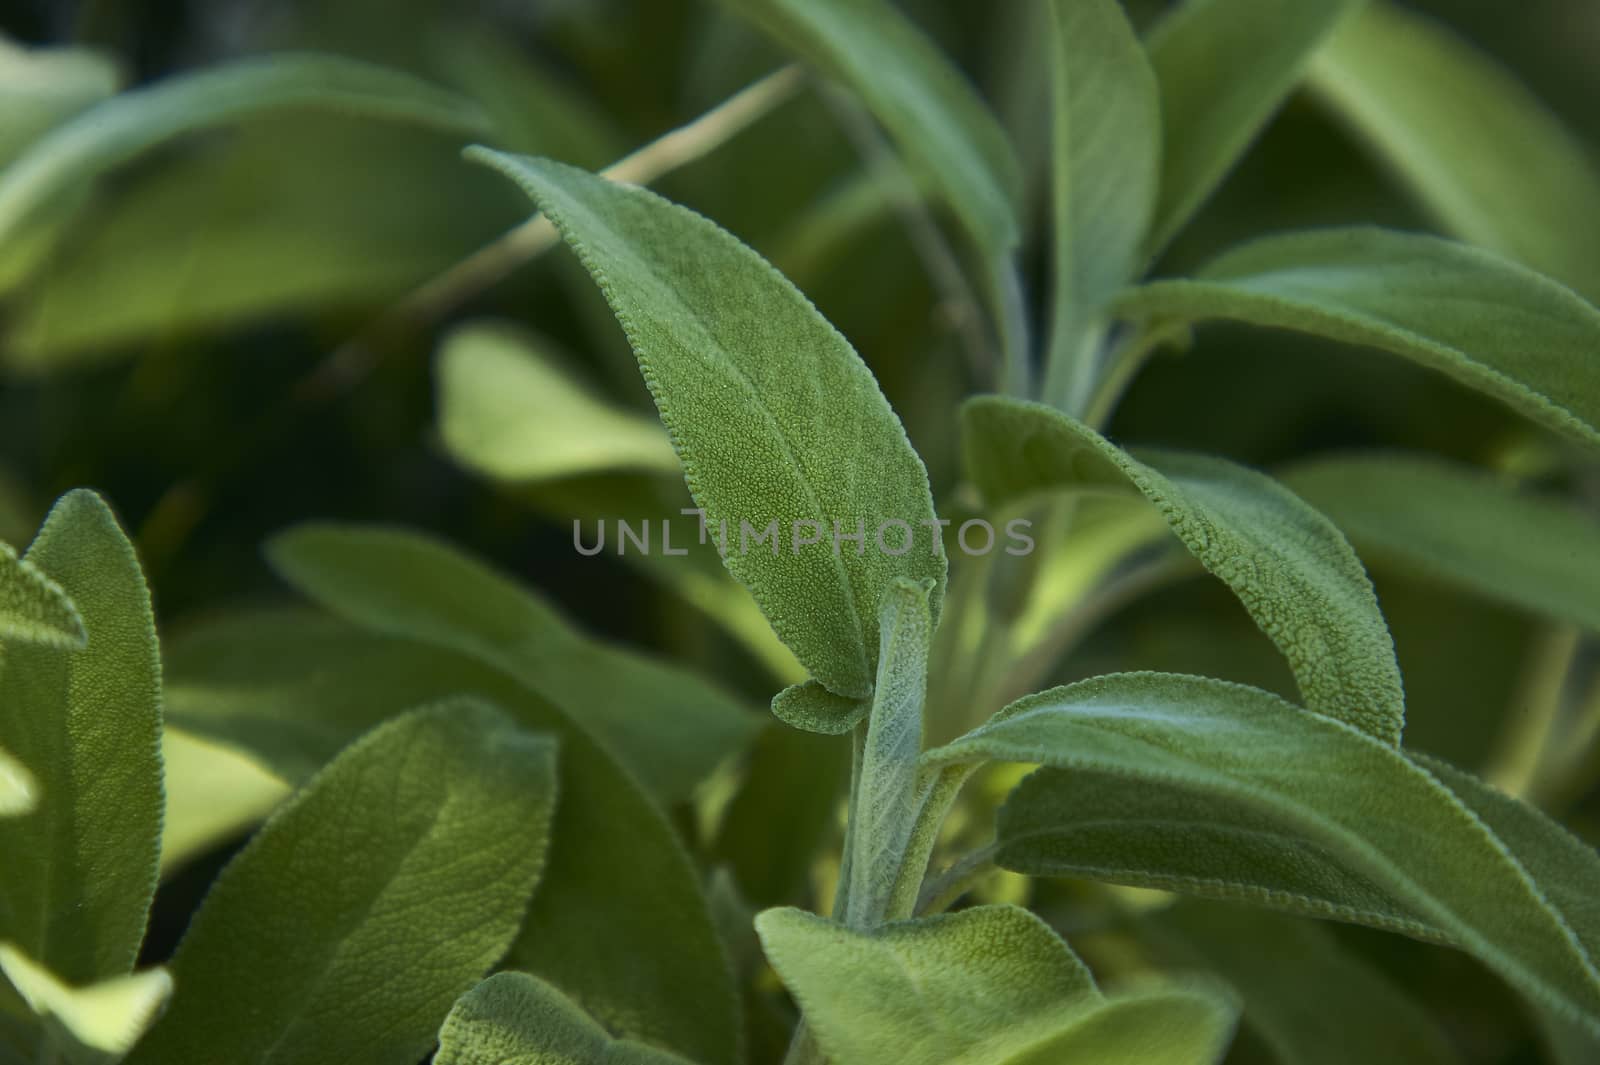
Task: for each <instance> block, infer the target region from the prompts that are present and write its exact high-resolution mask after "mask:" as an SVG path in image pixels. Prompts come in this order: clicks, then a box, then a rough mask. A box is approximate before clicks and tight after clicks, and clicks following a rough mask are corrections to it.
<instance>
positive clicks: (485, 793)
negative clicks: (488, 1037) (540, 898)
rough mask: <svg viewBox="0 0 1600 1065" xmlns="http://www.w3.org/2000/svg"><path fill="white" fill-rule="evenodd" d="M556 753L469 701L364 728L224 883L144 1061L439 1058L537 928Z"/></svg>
mask: <svg viewBox="0 0 1600 1065" xmlns="http://www.w3.org/2000/svg"><path fill="white" fill-rule="evenodd" d="M555 766H556V745H555V743H554V742H552V741H551V740H550V739H548V738H545V737H540V736H536V735H534V734H531V733H527V732H523V731H521V730H519V729H517V728H516V727H515V726H514V725H513V724H512V723H511V722H510V721H509V720H507V719H506V717H505V716H504V715H502V714H501V713H499V712H498V711H496V710H493V709H491V708H489V707H488V706H486V705H484V704H482V703H475V702H469V701H458V702H454V703H444V704H439V705H436V706H433V707H430V708H427V709H423V710H418V711H415V712H413V713H409V714H406V715H405V716H403V717H400V718H397V719H396V720H394V721H391V722H389V723H387V724H384V725H381V726H379V727H378V728H377V729H375V730H373V731H372V732H370V733H368V734H367V735H366V736H364V737H363V738H361V739H360V740H358V741H356V742H355V743H354V744H353V745H351V746H350V747H349V748H348V749H347V750H345V751H344V753H342V754H341V755H340V756H339V757H338V758H336V759H334V760H333V762H331V763H330V764H329V765H328V767H327V768H326V769H324V770H323V771H322V772H320V773H319V774H318V775H317V776H316V777H314V778H313V779H312V780H311V781H310V783H308V784H307V785H306V786H305V787H304V788H303V789H302V790H301V791H300V792H299V793H298V794H296V795H295V797H294V798H292V799H291V800H289V802H288V803H286V804H285V805H284V806H283V807H282V808H281V809H279V810H278V812H277V813H275V814H274V815H273V816H272V818H271V819H270V820H269V821H268V822H267V824H266V826H265V827H264V828H262V830H261V831H260V832H259V833H257V834H256V835H255V836H254V837H253V838H252V839H251V841H250V843H249V845H247V846H246V847H245V849H244V850H243V851H241V852H240V853H239V855H238V856H237V857H236V858H235V859H234V860H233V861H232V862H231V863H229V865H228V867H227V869H225V870H224V871H223V873H222V875H221V876H220V877H219V878H218V880H217V881H216V883H215V884H214V885H213V886H212V888H211V891H210V893H209V894H208V895H207V896H206V900H205V902H204V903H203V904H202V905H201V907H200V910H199V912H198V913H196V914H195V917H194V919H193V921H192V922H191V924H190V925H189V929H188V931H187V932H186V933H185V935H184V938H183V942H182V943H181V944H179V947H178V952H177V954H176V955H175V956H174V957H173V959H172V973H173V979H174V981H175V983H176V985H177V992H176V994H174V996H173V999H172V1005H171V1008H170V1009H169V1010H168V1011H167V1014H166V1015H165V1016H164V1017H163V1018H162V1019H161V1020H160V1021H159V1022H158V1023H157V1024H156V1026H155V1028H154V1029H153V1030H152V1031H151V1033H150V1035H149V1036H148V1037H147V1038H146V1039H145V1040H144V1041H143V1042H141V1043H140V1044H139V1048H138V1049H137V1050H136V1051H135V1053H134V1055H133V1057H132V1058H130V1059H129V1060H130V1061H132V1062H161V1063H162V1065H182V1063H186V1062H193V1063H196V1065H200V1063H210V1062H217V1061H229V1062H239V1063H247V1062H260V1063H266V1062H293V1063H295V1065H316V1063H318V1062H329V1063H332V1062H339V1063H341V1065H346V1063H354V1062H372V1063H374V1065H388V1063H391V1062H397V1061H415V1060H418V1059H420V1058H422V1057H423V1056H425V1055H426V1054H427V1052H428V1050H429V1049H430V1048H431V1047H432V1045H433V1039H434V1033H435V1032H436V1031H437V1029H438V1026H439V1023H440V1022H441V1021H442V1020H443V1019H444V1017H445V1015H446V1013H448V1012H449V1009H450V1006H451V1004H452V1003H453V1002H454V1001H455V999H456V998H457V996H459V995H460V994H462V993H463V992H464V991H466V990H467V989H468V988H470V987H471V986H472V985H473V982H474V981H476V980H477V979H478V978H479V977H480V976H481V974H482V973H483V972H484V971H485V970H486V969H488V967H489V966H491V965H493V964H494V963H495V962H496V961H497V960H498V959H499V958H500V957H501V955H503V954H504V953H505V951H506V948H507V947H508V946H509V945H510V943H511V941H512V939H513V938H514V937H515V936H516V934H517V929H518V927H519V926H520V925H521V923H522V915H523V911H524V909H525V908H526V907H527V904H528V897H529V895H530V894H531V892H532V891H533V887H534V884H535V883H536V881H537V880H538V877H539V871H540V868H541V867H542V866H543V864H544V859H545V845H546V842H547V840H548V839H549V830H550V818H551V814H552V807H553V806H554V805H555V803H556V801H557V798H556V771H555ZM563 798H564V797H563ZM355 840H359V841H360V844H359V846H352V841H355ZM241 958H244V959H249V964H247V965H242V966H241V965H240V964H239V961H240V959H241Z"/></svg>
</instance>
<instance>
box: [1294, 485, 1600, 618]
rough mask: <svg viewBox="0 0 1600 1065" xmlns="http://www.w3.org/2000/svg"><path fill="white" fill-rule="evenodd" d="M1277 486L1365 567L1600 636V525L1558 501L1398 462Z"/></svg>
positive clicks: (1563, 502)
mask: <svg viewBox="0 0 1600 1065" xmlns="http://www.w3.org/2000/svg"><path fill="white" fill-rule="evenodd" d="M1283 480H1284V483H1285V484H1287V485H1288V486H1289V487H1290V488H1291V489H1293V490H1294V492H1295V493H1296V494H1297V495H1300V496H1302V497H1303V498H1304V499H1306V501H1307V502H1309V503H1311V504H1312V505H1313V506H1315V507H1316V508H1317V509H1318V510H1320V511H1322V512H1323V513H1324V514H1326V515H1328V517H1330V518H1332V519H1333V522H1334V524H1336V525H1338V526H1339V528H1340V529H1342V530H1344V533H1345V535H1347V536H1349V537H1350V539H1351V542H1352V543H1354V544H1355V546H1356V550H1358V551H1359V552H1360V553H1361V555H1362V557H1363V558H1365V559H1366V560H1367V561H1368V562H1369V563H1372V564H1382V565H1383V566H1385V567H1386V568H1389V569H1398V570H1402V571H1404V572H1407V573H1416V574H1421V575H1423V576H1427V577H1432V578H1434V579H1436V580H1444V581H1448V582H1450V583H1452V584H1457V585H1460V586H1461V587H1463V588H1466V589H1468V590H1470V591H1474V592H1478V593H1480V594H1483V595H1486V596H1488V597H1490V598H1492V599H1495V600H1498V601H1500V602H1503V603H1509V604H1511V605H1513V606H1518V607H1522V608H1524V609H1527V610H1533V611H1537V612H1539V613H1544V614H1550V615H1552V616H1554V617H1558V618H1561V619H1562V620H1565V621H1571V622H1574V623H1576V624H1579V625H1582V626H1584V627H1585V628H1588V629H1592V630H1597V631H1600V523H1597V522H1596V521H1595V520H1594V519H1593V518H1591V517H1589V516H1588V515H1587V514H1585V513H1583V512H1582V511H1581V510H1580V509H1578V508H1577V507H1576V506H1574V505H1572V504H1570V503H1568V502H1567V501H1565V500H1562V499H1558V498H1554V497H1548V496H1540V495H1535V494H1532V493H1529V492H1525V491H1519V490H1518V489H1517V488H1516V486H1515V485H1514V484H1511V483H1509V482H1508V481H1506V480H1505V479H1504V478H1499V477H1496V476H1494V475H1492V474H1490V473H1487V472H1485V471H1483V470H1476V469H1473V468H1471V467H1468V466H1458V465H1453V464H1450V463H1446V462H1444V461H1441V460H1437V459H1428V458H1420V457H1415V456H1407V455H1390V454H1376V455H1349V456H1339V457H1334V458H1327V459H1317V460H1312V461H1311V462H1307V463H1302V464H1299V465H1296V466H1294V467H1291V468H1290V469H1288V470H1286V471H1284V473H1283Z"/></svg>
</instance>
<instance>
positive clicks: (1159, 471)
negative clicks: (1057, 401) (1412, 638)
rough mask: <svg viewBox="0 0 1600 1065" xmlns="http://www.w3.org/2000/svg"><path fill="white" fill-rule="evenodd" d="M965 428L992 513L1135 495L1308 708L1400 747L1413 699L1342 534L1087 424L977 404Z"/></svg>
mask: <svg viewBox="0 0 1600 1065" xmlns="http://www.w3.org/2000/svg"><path fill="white" fill-rule="evenodd" d="M963 428H964V439H965V447H966V454H967V469H968V475H969V476H970V477H971V478H972V479H973V480H974V481H975V482H976V483H977V484H978V486H979V488H980V489H981V490H982V491H983V494H984V496H985V497H986V498H987V499H989V500H990V501H991V502H992V503H1005V502H1009V501H1011V500H1014V499H1018V498H1021V497H1023V496H1025V495H1027V494H1028V493H1030V492H1036V491H1041V490H1044V489H1048V488H1071V487H1080V488H1081V487H1105V486H1110V487H1114V488H1119V489H1121V488H1124V487H1125V486H1127V485H1130V484H1131V485H1132V486H1133V487H1134V488H1135V489H1137V490H1138V491H1139V492H1141V493H1142V494H1143V495H1144V496H1145V498H1147V499H1149V500H1150V501H1151V502H1152V503H1154V504H1155V505H1156V507H1157V508H1158V509H1159V510H1160V511H1161V514H1162V517H1164V518H1165V519H1166V520H1167V523H1168V525H1170V526H1171V527H1172V531H1173V532H1174V533H1175V534H1177V536H1178V538H1179V539H1180V540H1182V541H1183V543H1184V546H1185V547H1187V548H1188V549H1189V551H1190V552H1191V553H1192V554H1193V555H1194V556H1195V557H1196V558H1197V559H1199V560H1200V562H1201V563H1202V564H1203V565H1204V566H1205V567H1206V568H1207V569H1208V570H1210V571H1211V572H1212V573H1214V574H1216V575H1217V576H1218V577H1219V578H1221V580H1222V581H1223V582H1224V583H1226V584H1227V585H1228V587H1229V588H1231V589H1233V591H1234V593H1235V594H1236V595H1238V597H1239V600H1240V601H1241V602H1242V603H1243V604H1244V606H1245V609H1247V610H1248V611H1249V612H1250V616H1251V617H1252V618H1254V619H1255V621H1256V624H1257V625H1259V626H1260V627H1261V630H1262V631H1263V632H1265V633H1266V634H1267V635H1268V636H1269V637H1270V638H1271V639H1272V642H1273V643H1275V644H1276V645H1277V646H1278V649H1279V650H1280V651H1282V652H1283V655H1284V657H1285V658H1286V659H1287V660H1288V662H1289V666H1290V668H1291V669H1292V670H1293V671H1294V675H1295V680H1296V681H1297V682H1298V684H1299V686H1300V691H1301V693H1302V694H1303V695H1304V697H1305V699H1306V703H1307V705H1308V706H1310V707H1311V708H1312V709H1313V710H1317V711H1319V712H1321V713H1324V714H1327V715H1329V716H1330V717H1334V718H1337V719H1338V720H1341V721H1345V722H1348V723H1350V724H1352V725H1354V726H1355V727H1357V728H1359V729H1361V730H1362V731H1364V732H1367V733H1370V734H1371V735H1373V736H1376V737H1378V738H1379V739H1381V740H1384V741H1385V742H1388V743H1390V744H1397V743H1399V740H1400V731H1401V727H1402V726H1403V724H1404V721H1405V700H1404V695H1403V693H1402V691H1401V687H1400V671H1399V668H1398V667H1397V666H1396V665H1395V661H1394V645H1393V643H1392V641H1391V640H1390V639H1389V630H1388V627H1387V626H1386V625H1385V624H1384V620H1383V614H1382V613H1381V612H1380V611H1379V610H1378V601H1377V599H1376V597H1375V596H1374V595H1373V593H1372V583H1371V582H1370V581H1369V580H1368V579H1367V575H1366V571H1365V570H1363V569H1362V568H1361V563H1360V562H1359V561H1358V560H1357V559H1356V556H1355V553H1354V552H1353V551H1352V550H1351V549H1350V545H1349V544H1348V543H1346V542H1345V540H1344V537H1343V536H1341V535H1340V534H1339V531H1338V530H1337V529H1336V528H1334V527H1333V525H1332V524H1331V523H1330V522H1329V521H1328V520H1327V519H1326V518H1324V517H1323V516H1322V515H1320V514H1318V513H1317V512H1316V511H1315V510H1312V509H1311V508H1310V507H1309V506H1307V505H1306V504H1305V503H1304V502H1302V501H1301V500H1300V499H1298V498H1297V497H1295V496H1294V495H1293V494H1292V493H1291V492H1289V491H1288V490H1287V489H1285V488H1284V487H1283V486H1282V485H1280V484H1278V483H1277V482H1275V481H1273V480H1272V479H1271V478H1269V477H1266V476H1264V475H1262V474H1259V473H1256V472H1253V471H1251V470H1247V469H1245V468H1243V467H1240V466H1235V465H1233V464H1232V463H1229V462H1225V461H1223V460H1221V459H1215V458H1209V457H1205V456H1200V455H1189V454H1184V453H1181V452H1164V451H1148V452H1140V453H1139V454H1140V455H1141V456H1142V457H1143V458H1144V459H1145V460H1147V461H1140V459H1138V458H1135V457H1134V456H1132V455H1130V454H1128V453H1127V452H1125V451H1123V450H1122V449H1120V448H1118V447H1116V446H1115V445H1114V444H1112V443H1111V442H1110V441H1108V440H1106V439H1105V438H1104V437H1102V436H1100V435H1099V434H1098V433H1096V432H1094V430H1092V429H1090V428H1089V427H1088V426H1086V425H1083V424H1082V423H1080V422H1077V421H1074V420H1072V419H1070V418H1068V417H1066V416H1064V415H1062V414H1060V413H1059V412H1057V411H1054V410H1051V409H1050V408H1048V407H1043V406H1040V405H1038V404H1031V403H1022V402H1019V401H1016V400H1006V399H1000V398H997V397H981V398H979V399H976V400H973V401H971V402H970V403H968V404H967V406H966V408H965V409H964V411H963Z"/></svg>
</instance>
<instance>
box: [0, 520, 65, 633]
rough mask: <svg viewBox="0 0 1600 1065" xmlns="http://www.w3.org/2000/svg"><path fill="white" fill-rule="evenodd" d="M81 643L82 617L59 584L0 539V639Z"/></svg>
mask: <svg viewBox="0 0 1600 1065" xmlns="http://www.w3.org/2000/svg"><path fill="white" fill-rule="evenodd" d="M13 640H15V641H17V642H20V643H37V644H44V645H46V646H49V647H82V646H83V644H84V640H85V636H84V631H83V619H82V618H80V617H79V616H78V608H77V607H75V606H73V605H72V600H71V599H69V598H67V593H65V592H63V591H62V590H61V588H60V586H59V585H57V584H56V583H55V582H54V581H52V580H51V579H50V578H49V577H46V576H45V575H44V574H43V573H41V572H39V569H38V567H37V566H34V565H33V564H32V563H30V562H26V561H24V560H23V559H20V558H18V557H17V553H16V551H15V550H13V549H12V547H11V545H10V544H4V543H0V643H3V642H6V641H13Z"/></svg>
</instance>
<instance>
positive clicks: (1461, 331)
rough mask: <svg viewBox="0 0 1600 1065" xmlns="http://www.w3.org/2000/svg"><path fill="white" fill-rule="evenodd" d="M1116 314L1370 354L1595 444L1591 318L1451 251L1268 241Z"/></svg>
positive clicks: (1596, 392)
mask: <svg viewBox="0 0 1600 1065" xmlns="http://www.w3.org/2000/svg"><path fill="white" fill-rule="evenodd" d="M1117 310H1118V313H1120V314H1121V315H1122V316H1124V317H1127V318H1132V319H1140V320H1149V321H1151V322H1161V323H1167V324H1172V323H1178V322H1201V321H1209V320H1217V319H1220V320H1228V321H1237V322H1245V323H1248V324H1251V325H1259V326H1268V327H1272V328H1277V329H1290V330H1294V331H1296V332H1301V333H1310V334H1313V335H1315V336H1320V337H1325V338H1327V339H1329V340H1337V341H1341V342H1343V343H1347V344H1357V345H1362V346H1366V347H1374V348H1379V349H1381V350H1384V351H1388V352H1390V353H1392V354H1395V355H1399V356H1401V357H1403V358H1407V359H1411V360H1413V361H1414V362H1418V363H1420V364H1422V365H1423V366H1427V367H1429V368H1430V369H1434V370H1438V371H1439V372H1441V373H1444V374H1447V375H1448V376H1450V377H1453V378H1455V379H1456V380H1457V381H1459V382H1461V383H1462V384H1464V385H1467V386H1468V387H1470V388H1475V389H1477V390H1479V391H1481V392H1485V393H1487V394H1489V395H1491V396H1493V397H1495V398H1496V399H1498V400H1500V401H1501V402H1503V403H1505V404H1507V405H1509V406H1510V407H1512V408H1514V409H1516V410H1517V411H1520V412H1521V413H1522V414H1524V415H1526V416H1528V417H1530V418H1532V419H1534V420H1535V421H1537V422H1539V423H1540V424H1542V425H1544V426H1546V427H1548V428H1550V429H1554V430H1556V431H1557V432H1560V433H1564V434H1566V435H1567V436H1569V437H1572V438H1574V439H1577V440H1580V441H1583V442H1585V443H1587V444H1590V445H1596V444H1600V358H1597V357H1596V354H1595V353H1596V351H1597V350H1600V309H1596V308H1595V307H1594V306H1592V305H1591V304H1589V303H1587V302H1585V301H1584V300H1583V298H1582V297H1580V296H1578V295H1576V294H1574V293H1573V292H1571V291H1570V290H1568V289H1566V288H1563V287H1562V286H1561V285H1559V284H1557V283H1556V282H1554V281H1551V280H1549V279H1548V278H1545V277H1542V276H1541V275H1539V274H1536V273H1534V272H1532V271H1531V270H1528V269H1527V268H1525V267H1522V266H1519V265H1517V264H1515V263H1513V262H1511V261H1510V260H1507V259H1502V258H1501V257H1499V256H1498V255H1495V254H1494V253H1492V252H1487V251H1483V250H1482V249H1478V248H1473V247H1469V246H1467V245H1464V244H1456V243H1453V242H1451V241H1447V240H1440V239H1438V238H1436V237H1427V236H1421V235H1418V234H1413V233H1398V232H1392V231H1388V230H1383V229H1374V228H1364V227H1363V228H1353V229H1326V230H1312V231H1308V232H1304V233H1293V234H1289V235H1286V236H1279V237H1268V238H1266V239H1264V240H1259V241H1256V242H1254V243H1251V244H1246V245H1244V246H1242V247H1239V248H1236V249H1234V250H1233V251H1230V252H1227V253H1226V254H1224V255H1222V256H1221V257H1220V258H1218V259H1216V260H1214V261H1213V262H1212V263H1211V264H1210V265H1208V266H1206V267H1205V268H1204V269H1202V270H1201V271H1200V273H1199V274H1198V275H1197V276H1196V278H1195V279H1194V280H1182V281H1158V282H1155V283H1153V284H1148V285H1144V286H1141V287H1139V288H1135V289H1131V290H1129V291H1128V292H1127V293H1126V294H1125V295H1124V296H1122V297H1121V298H1120V299H1119V300H1118V305H1117Z"/></svg>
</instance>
